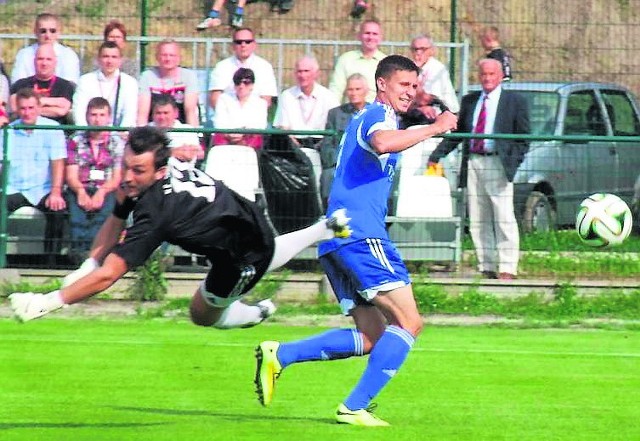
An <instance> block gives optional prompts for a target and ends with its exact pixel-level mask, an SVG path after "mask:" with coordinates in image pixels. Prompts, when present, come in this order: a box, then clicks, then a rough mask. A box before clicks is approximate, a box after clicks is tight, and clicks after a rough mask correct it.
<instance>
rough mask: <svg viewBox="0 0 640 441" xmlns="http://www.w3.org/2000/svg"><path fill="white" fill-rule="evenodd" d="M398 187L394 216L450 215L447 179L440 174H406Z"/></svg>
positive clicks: (450, 207)
mask: <svg viewBox="0 0 640 441" xmlns="http://www.w3.org/2000/svg"><path fill="white" fill-rule="evenodd" d="M400 182H401V185H400V187H399V188H398V205H397V207H396V217H422V218H427V217H440V218H445V217H452V216H453V199H452V198H451V188H450V187H449V181H448V180H447V178H445V177H442V176H424V175H416V176H408V177H405V178H404V179H402V180H401V181H400Z"/></svg>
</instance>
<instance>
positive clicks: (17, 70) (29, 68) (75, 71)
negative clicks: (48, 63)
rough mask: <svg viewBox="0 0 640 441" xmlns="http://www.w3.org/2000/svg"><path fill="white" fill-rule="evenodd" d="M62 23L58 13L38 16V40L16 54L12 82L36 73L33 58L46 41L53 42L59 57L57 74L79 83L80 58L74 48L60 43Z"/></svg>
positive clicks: (36, 24)
mask: <svg viewBox="0 0 640 441" xmlns="http://www.w3.org/2000/svg"><path fill="white" fill-rule="evenodd" d="M61 28H62V25H61V23H60V19H59V18H58V16H57V15H54V14H49V13H44V14H39V15H38V16H37V17H36V21H35V26H34V33H35V36H36V40H37V42H36V43H34V44H32V45H30V46H27V47H24V48H22V49H20V50H19V51H18V53H17V54H16V59H15V62H14V63H13V70H12V71H11V83H12V84H13V83H15V82H16V81H18V80H19V79H21V78H27V77H30V76H33V75H34V74H35V68H34V64H33V60H34V59H35V57H36V49H38V46H40V45H41V44H44V43H51V44H52V45H53V49H54V51H55V53H56V58H57V59H58V64H57V66H56V76H59V77H61V78H64V79H65V80H67V81H71V82H72V83H77V82H78V79H79V78H80V60H79V58H78V55H77V54H76V53H75V52H74V51H73V49H71V48H69V47H68V46H64V45H62V44H60V43H58V37H59V36H60V30H61Z"/></svg>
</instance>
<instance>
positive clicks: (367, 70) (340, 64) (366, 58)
mask: <svg viewBox="0 0 640 441" xmlns="http://www.w3.org/2000/svg"><path fill="white" fill-rule="evenodd" d="M358 40H360V49H356V50H353V51H349V52H345V53H344V54H342V55H340V57H338V61H337V62H336V66H335V68H334V70H333V75H332V76H331V81H330V83H329V89H331V91H332V92H333V93H334V94H335V95H336V97H338V99H339V100H340V101H341V102H342V103H346V102H347V98H346V97H345V96H344V92H345V89H346V87H347V78H349V77H350V76H351V75H353V74H354V73H359V74H362V75H363V76H364V77H365V78H366V79H367V85H368V87H369V94H368V95H367V101H368V102H373V100H374V99H375V97H376V80H375V74H376V69H377V67H378V63H379V62H380V60H382V59H383V58H384V57H385V54H384V53H382V52H381V51H380V49H378V47H379V46H380V42H381V41H382V26H381V25H380V22H379V21H377V20H375V19H368V20H365V21H363V22H362V24H361V25H360V30H359V31H358Z"/></svg>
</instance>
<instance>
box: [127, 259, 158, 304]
mask: <svg viewBox="0 0 640 441" xmlns="http://www.w3.org/2000/svg"><path fill="white" fill-rule="evenodd" d="M165 257H166V254H165V253H163V252H162V251H161V250H159V249H158V250H156V251H154V253H153V254H152V255H151V257H149V258H148V259H147V261H146V262H145V263H144V265H142V266H140V267H139V268H138V269H136V271H135V280H134V282H133V283H132V284H131V287H130V288H129V290H128V294H129V298H130V299H131V300H138V301H141V302H144V301H153V300H162V299H164V298H165V297H166V295H167V288H168V284H167V279H166V278H165V276H164V272H165V270H166V262H165Z"/></svg>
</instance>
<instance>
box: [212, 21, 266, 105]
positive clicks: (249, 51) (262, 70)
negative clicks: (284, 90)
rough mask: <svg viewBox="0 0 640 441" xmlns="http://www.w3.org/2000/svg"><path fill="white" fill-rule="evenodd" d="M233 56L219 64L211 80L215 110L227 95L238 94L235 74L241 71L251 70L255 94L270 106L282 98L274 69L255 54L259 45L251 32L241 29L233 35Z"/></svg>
mask: <svg viewBox="0 0 640 441" xmlns="http://www.w3.org/2000/svg"><path fill="white" fill-rule="evenodd" d="M232 38H233V46H232V47H233V55H232V56H230V57H228V58H225V59H224V60H221V61H219V62H218V63H217V64H216V65H215V67H214V69H213V71H212V72H211V76H210V78H209V106H211V108H212V109H215V107H216V104H217V102H218V98H219V97H220V95H221V94H222V93H223V92H227V93H234V92H235V91H234V84H233V74H234V73H235V72H236V71H237V70H238V69H240V68H241V67H244V68H247V69H251V70H252V71H253V73H254V75H255V78H256V81H255V86H254V94H256V95H258V96H260V97H261V98H263V99H264V100H265V101H266V102H267V104H268V105H269V106H270V105H271V101H272V99H273V97H275V96H277V95H278V87H277V85H276V76H275V74H274V72H273V66H271V63H269V62H268V61H267V60H265V59H264V58H262V57H259V56H258V55H256V54H255V51H256V48H257V46H258V44H257V43H256V39H255V34H254V33H253V30H251V29H249V28H238V29H236V30H235V31H234V32H233V37H232Z"/></svg>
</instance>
